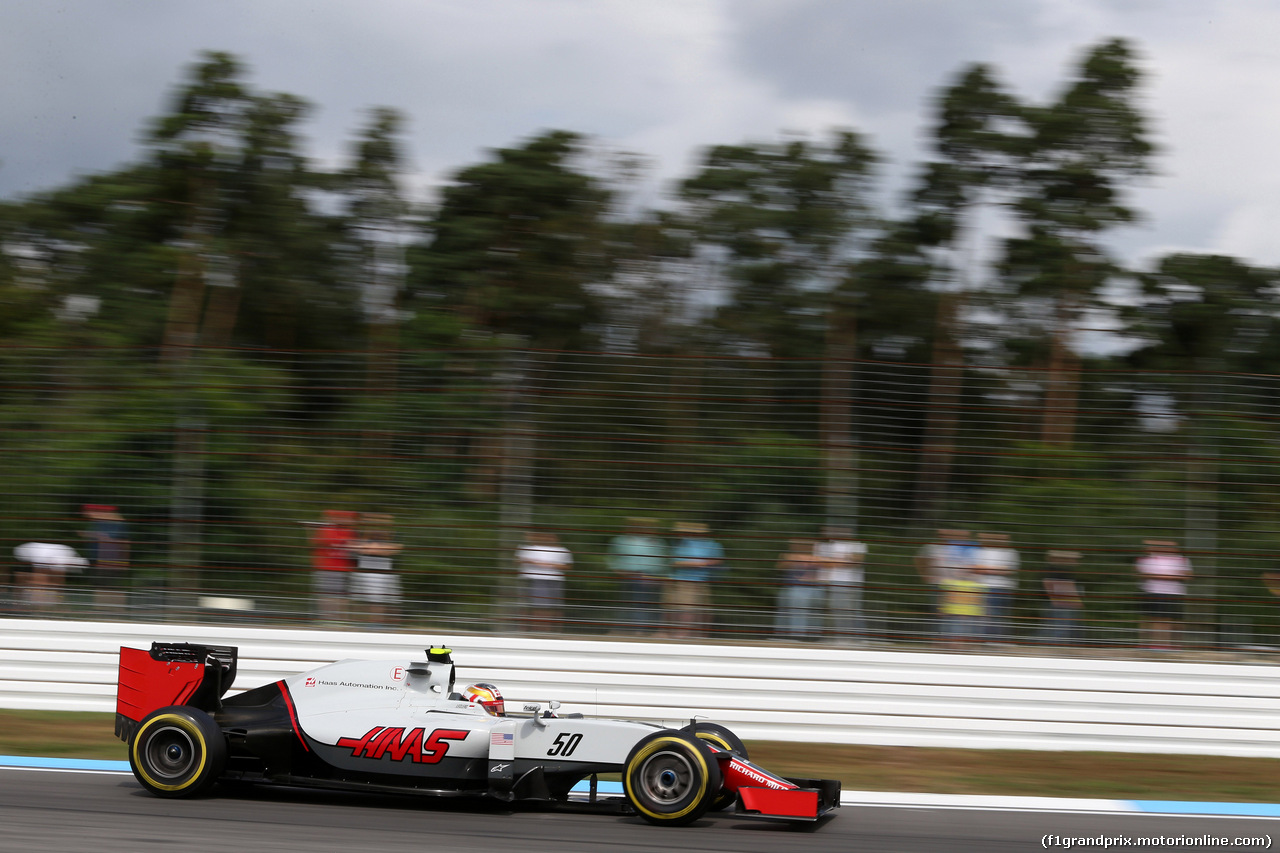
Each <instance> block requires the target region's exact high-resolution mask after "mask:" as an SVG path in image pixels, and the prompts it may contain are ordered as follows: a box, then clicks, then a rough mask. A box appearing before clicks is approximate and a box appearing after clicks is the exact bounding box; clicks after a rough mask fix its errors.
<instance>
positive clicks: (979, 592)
mask: <svg viewBox="0 0 1280 853" xmlns="http://www.w3.org/2000/svg"><path fill="white" fill-rule="evenodd" d="M985 595H986V588H985V587H984V586H983V585H982V582H981V581H979V580H978V573H977V572H976V571H974V570H973V569H972V568H959V567H955V568H953V569H952V570H951V572H950V574H949V575H948V576H947V578H946V579H945V580H943V582H942V608H941V609H942V617H943V619H944V623H943V624H944V625H945V633H946V637H947V645H949V646H951V647H952V648H959V647H960V646H961V645H963V644H964V643H970V642H974V641H976V640H977V639H978V638H979V637H980V636H981V635H982V629H983V623H984V616H985V611H984V610H983V607H982V605H983V600H984V598H985Z"/></svg>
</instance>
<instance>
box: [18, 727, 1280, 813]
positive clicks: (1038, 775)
mask: <svg viewBox="0 0 1280 853" xmlns="http://www.w3.org/2000/svg"><path fill="white" fill-rule="evenodd" d="M113 729H114V717H113V715H111V714H84V713H69V712H64V713H60V712H51V711H0V755H36V756H46V757H54V758H104V759H114V760H120V761H123V760H125V758H126V755H125V747H124V744H123V743H121V742H120V741H118V740H116V738H115V736H114V733H113ZM747 747H748V749H749V750H750V753H751V758H752V760H754V761H758V762H759V763H760V765H761V766H762V767H767V768H768V769H770V770H772V771H774V772H775V773H781V774H783V775H785V776H806V777H816V778H823V779H839V780H840V781H841V783H843V785H844V787H845V788H846V789H847V790H859V791H920V792H926V793H934V794H1007V795H1017V796H1040V797H1101V798H1105V799H1138V800H1206V801H1222V802H1254V803H1270V802H1276V801H1277V799H1278V798H1280V792H1278V791H1277V786H1276V779H1278V778H1280V759H1272V758H1226V757H1220V756H1204V755H1140V754H1133V753H1124V752H1038V751H1031V750H1015V749H923V748H913V747H894V746H853V745H847V744H808V743H799V744H798V743H765V742H751V743H748V744H747Z"/></svg>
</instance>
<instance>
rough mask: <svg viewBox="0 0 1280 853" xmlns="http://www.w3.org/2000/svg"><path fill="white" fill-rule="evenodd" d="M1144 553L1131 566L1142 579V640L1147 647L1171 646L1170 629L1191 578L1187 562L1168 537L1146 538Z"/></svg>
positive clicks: (1180, 612) (1180, 609) (1189, 566)
mask: <svg viewBox="0 0 1280 853" xmlns="http://www.w3.org/2000/svg"><path fill="white" fill-rule="evenodd" d="M1142 544H1143V547H1145V548H1146V553H1145V554H1143V555H1142V556H1141V557H1139V558H1138V561H1137V563H1135V564H1134V568H1135V569H1136V570H1137V572H1138V576H1139V577H1140V578H1141V580H1142V592H1143V615H1144V617H1145V618H1144V620H1143V642H1144V643H1145V644H1146V645H1147V647H1148V648H1156V649H1171V648H1173V629H1174V626H1175V624H1176V623H1177V622H1178V621H1179V620H1181V618H1182V602H1183V601H1184V600H1185V599H1186V596H1187V581H1189V580H1191V576H1192V572H1191V561H1190V560H1188V559H1187V558H1186V557H1184V556H1183V555H1182V554H1181V553H1179V551H1178V543H1177V542H1174V541H1173V540H1171V539H1147V540H1146V541H1144V542H1143V543H1142Z"/></svg>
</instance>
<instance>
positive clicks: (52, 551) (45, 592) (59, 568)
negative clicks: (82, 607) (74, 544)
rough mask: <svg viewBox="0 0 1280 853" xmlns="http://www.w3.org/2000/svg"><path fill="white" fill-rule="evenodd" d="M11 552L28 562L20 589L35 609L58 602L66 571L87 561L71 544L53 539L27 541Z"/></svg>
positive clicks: (81, 566)
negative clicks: (27, 570) (26, 571)
mask: <svg viewBox="0 0 1280 853" xmlns="http://www.w3.org/2000/svg"><path fill="white" fill-rule="evenodd" d="M13 556H15V557H17V558H18V559H19V560H21V561H22V562H24V563H28V564H29V565H30V566H31V569H30V571H29V572H28V573H27V576H26V579H25V583H24V584H23V586H24V587H25V588H24V590H23V592H24V593H25V595H24V597H25V598H26V600H27V603H28V604H30V605H31V606H32V607H34V608H35V609H37V610H41V609H43V608H49V607H56V606H57V605H59V604H61V603H62V588H63V586H64V585H65V584H64V581H65V579H66V576H67V573H68V572H78V571H80V570H81V569H83V568H84V567H85V566H87V565H88V564H89V561H88V560H86V559H85V558H84V557H81V556H80V555H79V554H77V553H76V552H75V549H74V548H70V547H68V546H66V545H60V544H58V543H56V542H27V543H26V544H24V545H19V546H18V547H16V548H14V549H13Z"/></svg>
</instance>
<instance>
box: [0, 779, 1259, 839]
mask: <svg viewBox="0 0 1280 853" xmlns="http://www.w3.org/2000/svg"><path fill="white" fill-rule="evenodd" d="M1046 834H1055V835H1060V836H1090V837H1096V836H1098V835H1110V836H1128V837H1137V836H1158V835H1166V836H1168V835H1184V836H1202V835H1212V836H1218V837H1230V838H1234V837H1235V836H1246V835H1249V836H1264V835H1273V836H1278V837H1280V820H1257V819H1223V818H1184V817H1166V816H1146V815H1123V814H1044V813H1036V812H1021V811H1020V812H1009V811H978V810H961V809H932V808H878V807H877V808H867V807H850V806H846V807H844V808H842V809H840V810H839V811H838V813H837V816H836V817H835V818H834V819H832V820H830V821H827V822H826V823H825V824H823V825H822V826H820V827H818V828H817V829H816V830H814V831H811V832H804V831H796V830H793V829H790V828H787V827H785V826H780V825H776V824H770V823H756V822H750V821H744V820H742V819H735V818H733V817H724V816H716V817H711V818H705V819H703V820H701V821H699V822H698V823H696V824H694V825H693V826H690V827H686V828H671V827H654V826H649V825H648V824H646V823H644V822H643V821H641V820H639V819H638V818H635V817H626V816H619V815H616V814H602V813H591V812H586V811H582V810H569V811H564V810H556V811H545V810H540V809H536V808H520V809H516V810H507V809H502V808H495V807H490V806H485V805H479V804H475V803H468V802H461V801H456V800H452V801H443V800H423V799H418V798H387V797H368V796H361V795H355V794H337V793H330V792H316V791H301V790H282V789H275V790H272V789H267V788H263V789H259V790H257V791H255V792H253V793H252V794H244V795H218V796H213V797H209V798H205V799H199V800H162V799H158V798H156V797H153V796H151V795H149V794H147V793H145V792H144V791H143V790H142V788H141V787H139V785H138V784H137V783H136V782H135V781H134V779H133V777H132V776H125V775H120V774H90V773H66V772H56V771H35V770H8V769H3V770H0V851H6V853H7V851H14V853H33V851H39V853H72V851H75V853H83V851H101V853H148V851H166V853H168V851H175V850H181V851H184V853H185V852H186V851H190V852H191V853H201V851H228V850H233V851H282V853H329V851H333V853H338V851H342V853H365V851H368V853H374V851H377V853H400V851H404V853H431V852H432V851H458V853H499V852H500V853H511V851H537V852H538V853H578V851H583V853H588V851H589V853H597V851H611V852H613V851H616V853H629V851H650V850H652V851H659V850H661V851H675V853H680V851H697V853H707V851H726V853H728V852H729V851H734V852H735V853H736V851H742V853H754V852H755V851H760V852H761V853H774V851H791V850H795V851H806V853H825V851H833V852H834V851H840V853H853V851H858V853H872V852H873V851H875V852H876V853H878V851H885V853H924V852H925V851H929V853H932V851H947V853H951V852H952V851H955V853H963V851H994V853H1001V852H1002V851H1022V850H1040V849H1043V848H1042V847H1041V839H1042V837H1043V836H1044V835H1046ZM1278 840H1280V839H1278ZM1056 849H1063V848H1056ZM1076 849H1100V848H1076ZM1111 849H1122V848H1119V847H1112V848H1111ZM1131 849H1132V848H1131ZM1145 849H1149V850H1150V849H1162V850H1225V849H1240V848H1231V847H1218V846H1208V847H1206V846H1203V845H1202V846H1175V845H1169V846H1161V847H1148V848H1145Z"/></svg>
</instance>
